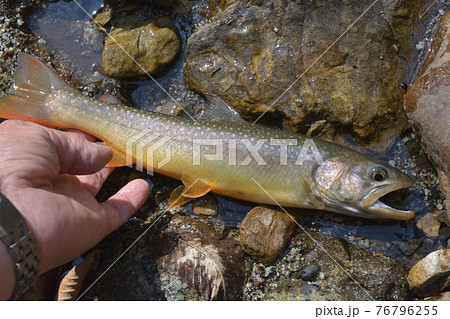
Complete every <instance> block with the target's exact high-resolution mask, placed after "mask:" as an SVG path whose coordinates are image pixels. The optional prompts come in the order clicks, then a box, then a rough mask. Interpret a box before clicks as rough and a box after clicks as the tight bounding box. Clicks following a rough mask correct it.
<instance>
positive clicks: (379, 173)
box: [313, 153, 414, 220]
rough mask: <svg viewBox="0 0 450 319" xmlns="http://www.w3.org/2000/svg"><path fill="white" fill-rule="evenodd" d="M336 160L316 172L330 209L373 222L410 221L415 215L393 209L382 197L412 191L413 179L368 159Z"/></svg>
mask: <svg viewBox="0 0 450 319" xmlns="http://www.w3.org/2000/svg"><path fill="white" fill-rule="evenodd" d="M352 155H353V156H351V157H347V156H345V157H333V158H330V159H328V160H326V161H324V162H323V163H322V164H321V165H319V166H318V167H317V169H316V170H315V172H314V176H313V177H314V178H313V179H314V182H315V184H316V188H317V190H318V192H319V193H320V195H321V198H322V199H323V200H324V202H325V205H326V207H327V209H330V210H333V211H336V212H339V213H342V214H346V215H352V216H358V217H365V218H371V219H396V220H410V219H411V218H413V217H414V212H412V211H406V210H399V209H396V208H393V207H391V206H389V205H387V204H385V203H383V202H382V201H380V197H382V196H384V195H386V194H388V193H390V192H393V191H395V190H398V189H402V188H406V187H411V186H412V185H413V184H414V181H413V179H412V178H411V177H409V176H408V175H406V174H405V173H403V172H401V171H400V170H399V169H396V168H394V167H392V166H390V165H388V164H386V163H383V162H381V161H379V160H376V159H373V158H370V157H367V156H364V155H362V154H359V153H357V154H352Z"/></svg>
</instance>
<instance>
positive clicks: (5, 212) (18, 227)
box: [0, 193, 39, 300]
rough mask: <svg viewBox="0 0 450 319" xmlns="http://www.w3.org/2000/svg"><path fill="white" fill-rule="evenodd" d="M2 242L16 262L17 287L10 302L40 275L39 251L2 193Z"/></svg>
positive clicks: (19, 216)
mask: <svg viewBox="0 0 450 319" xmlns="http://www.w3.org/2000/svg"><path fill="white" fill-rule="evenodd" d="M0 240H1V241H2V242H3V244H5V246H6V247H7V248H8V252H9V254H10V255H11V257H12V259H13V262H14V270H15V273H16V286H15V288H14V292H13V295H12V296H11V298H10V300H15V299H17V298H18V297H19V296H20V295H21V294H22V293H23V292H25V290H27V289H28V288H29V287H30V286H31V284H32V283H33V282H34V279H35V278H36V276H37V275H38V273H39V250H38V247H37V244H36V239H35V238H34V235H33V234H32V233H31V231H30V230H29V229H28V227H27V225H26V223H25V220H24V219H23V217H22V215H21V214H20V213H19V211H18V210H17V209H16V208H15V207H14V205H13V204H12V203H11V202H10V201H9V200H8V199H7V198H6V197H5V196H4V195H3V194H2V193H0Z"/></svg>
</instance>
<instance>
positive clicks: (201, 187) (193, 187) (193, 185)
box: [181, 173, 211, 198]
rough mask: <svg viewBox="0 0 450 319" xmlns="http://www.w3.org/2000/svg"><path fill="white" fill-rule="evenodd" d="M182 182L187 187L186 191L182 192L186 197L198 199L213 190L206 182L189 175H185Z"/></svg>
mask: <svg viewBox="0 0 450 319" xmlns="http://www.w3.org/2000/svg"><path fill="white" fill-rule="evenodd" d="M181 181H182V182H183V184H184V186H185V189H184V190H183V192H182V195H183V196H184V197H189V198H198V197H201V196H203V195H205V194H207V193H208V192H209V191H210V190H211V186H209V185H208V183H207V182H206V181H205V180H203V179H200V178H195V177H194V176H191V175H189V174H187V173H183V175H182V178H181Z"/></svg>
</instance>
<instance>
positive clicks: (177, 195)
mask: <svg viewBox="0 0 450 319" xmlns="http://www.w3.org/2000/svg"><path fill="white" fill-rule="evenodd" d="M183 191H184V185H180V186H178V187H177V188H175V189H174V190H173V192H172V194H171V195H170V198H169V206H167V208H166V210H171V209H174V208H176V207H179V206H183V205H184V204H186V203H188V202H190V201H191V200H192V198H188V197H184V196H183Z"/></svg>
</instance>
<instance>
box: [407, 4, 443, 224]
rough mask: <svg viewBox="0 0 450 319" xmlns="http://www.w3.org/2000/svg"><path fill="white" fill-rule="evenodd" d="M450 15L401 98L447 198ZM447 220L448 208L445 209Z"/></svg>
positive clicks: (441, 23) (440, 26)
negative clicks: (412, 81) (416, 75)
mask: <svg viewBox="0 0 450 319" xmlns="http://www.w3.org/2000/svg"><path fill="white" fill-rule="evenodd" d="M449 88H450V12H448V13H447V14H445V15H444V16H443V17H442V20H441V22H440V25H439V28H438V30H437V32H436V35H435V37H434V39H433V42H432V45H431V48H430V53H429V54H428V56H427V58H426V60H425V62H424V63H423V65H422V67H421V69H420V72H419V74H418V77H417V79H416V80H415V81H414V83H413V85H412V86H411V87H410V88H409V89H408V92H407V94H406V95H405V97H404V102H405V110H406V111H407V112H408V117H409V119H410V121H411V122H412V123H413V127H414V129H415V130H416V132H417V133H418V135H419V136H420V137H421V140H422V145H423V147H424V150H425V152H426V153H427V155H428V157H429V158H430V160H431V162H432V163H433V165H434V167H435V169H436V171H437V173H438V175H439V181H440V185H441V189H442V191H443V193H444V194H445V196H446V198H447V199H448V198H450V185H449V181H450V166H449V165H450V89H449ZM447 215H448V216H449V218H450V208H449V206H448V205H447Z"/></svg>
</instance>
